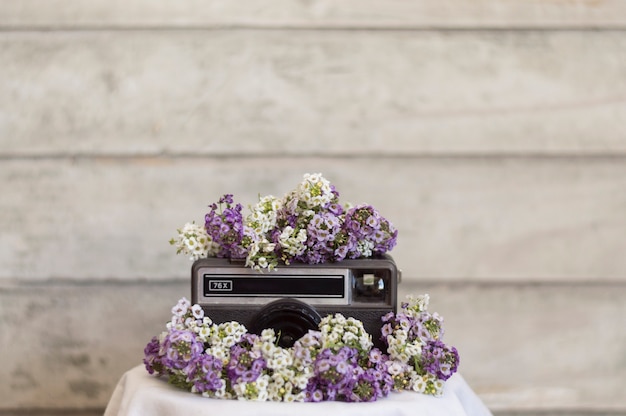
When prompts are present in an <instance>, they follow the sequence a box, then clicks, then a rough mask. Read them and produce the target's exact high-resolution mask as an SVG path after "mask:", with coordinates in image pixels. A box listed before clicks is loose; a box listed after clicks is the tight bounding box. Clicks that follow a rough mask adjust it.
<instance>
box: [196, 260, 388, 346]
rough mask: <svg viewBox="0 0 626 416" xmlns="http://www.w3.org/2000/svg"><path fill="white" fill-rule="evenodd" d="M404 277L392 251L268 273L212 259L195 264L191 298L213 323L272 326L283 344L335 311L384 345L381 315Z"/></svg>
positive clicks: (251, 327) (257, 327) (259, 328)
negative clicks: (351, 320) (354, 320)
mask: <svg viewBox="0 0 626 416" xmlns="http://www.w3.org/2000/svg"><path fill="white" fill-rule="evenodd" d="M399 279H400V274H399V271H398V268H397V267H396V264H395V262H394V260H393V258H392V257H391V256H389V255H384V256H380V257H374V258H368V259H357V260H343V261H341V262H337V263H323V264H315V265H310V264H303V263H297V264H291V265H281V266H279V267H278V269H277V270H274V271H271V272H263V273H261V272H259V271H256V270H253V269H250V268H248V267H245V266H244V264H243V263H242V262H240V261H231V260H229V259H223V258H207V259H200V260H197V261H196V262H194V264H193V266H192V267H191V300H192V303H194V304H195V303H197V304H199V305H200V306H202V308H203V309H204V312H205V314H206V316H208V317H210V318H211V319H212V320H213V322H216V323H222V322H228V321H238V322H240V323H242V324H244V325H245V326H246V328H248V330H249V331H250V332H252V333H257V334H259V333H260V332H261V331H262V330H263V329H265V328H273V329H274V330H275V331H276V333H277V335H278V336H279V340H278V342H279V345H281V346H283V347H289V346H291V345H292V344H293V342H294V341H296V340H297V339H298V338H300V337H301V336H302V335H304V334H306V333H307V332H308V330H309V329H317V328H318V323H319V321H320V319H321V318H322V317H324V316H326V315H329V314H335V313H341V314H343V315H344V316H346V317H353V318H356V319H358V320H360V321H361V322H363V326H364V328H365V330H366V331H367V332H368V333H369V334H371V335H372V341H373V342H374V345H375V346H378V347H382V344H381V342H380V329H381V326H382V321H381V318H382V317H383V316H384V315H386V314H387V313H389V312H395V311H396V303H397V296H398V282H399Z"/></svg>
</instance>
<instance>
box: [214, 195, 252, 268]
mask: <svg viewBox="0 0 626 416" xmlns="http://www.w3.org/2000/svg"><path fill="white" fill-rule="evenodd" d="M222 205H225V208H223V207H222ZM209 207H210V208H211V211H210V212H209V213H208V214H206V215H205V217H204V227H205V229H206V231H207V234H208V235H209V236H210V237H211V239H212V240H213V241H214V242H215V243H217V244H218V245H219V247H220V249H219V251H218V253H217V256H218V257H230V258H241V257H242V256H243V257H245V255H244V254H245V249H242V248H241V242H242V239H243V237H244V225H243V216H242V214H241V210H242V207H241V204H236V205H234V206H233V196H232V195H230V194H226V195H224V196H223V197H222V198H220V200H219V205H218V204H211V205H209ZM218 211H219V212H218Z"/></svg>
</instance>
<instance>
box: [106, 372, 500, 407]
mask: <svg viewBox="0 0 626 416" xmlns="http://www.w3.org/2000/svg"><path fill="white" fill-rule="evenodd" d="M113 415H120V416H174V415H194V416H203V415H207V416H209V415H210V416H215V415H226V416H239V415H242V416H249V415H259V416H294V415H297V416H330V415H342V416H370V415H372V416H374V415H380V416H395V415H398V416H404V415H413V416H444V415H445V416H491V412H490V411H489V410H488V409H487V407H485V405H484V404H483V402H482V401H481V400H480V399H479V398H478V396H476V394H475V393H474V392H473V391H472V389H471V388H470V387H469V386H468V384H467V383H466V382H465V380H464V379H463V377H461V375H460V374H458V373H456V374H454V375H453V376H452V377H451V378H450V379H449V380H448V381H447V382H446V384H445V387H444V393H443V396H442V397H432V396H426V395H423V394H419V393H414V392H410V391H405V392H401V393H391V394H390V395H389V396H387V397H385V398H383V399H379V400H378V401H376V402H372V403H344V402H319V403H281V402H251V401H239V400H220V399H210V398H206V397H202V396H200V395H198V394H192V393H190V392H187V391H184V390H180V389H177V388H176V387H173V386H171V385H169V384H168V383H167V381H166V379H165V378H157V377H155V376H151V375H149V374H148V373H147V371H146V370H145V368H144V367H143V366H137V367H135V368H133V369H131V370H129V371H127V372H126V373H125V374H124V375H123V376H122V378H121V379H120V381H119V382H118V384H117V386H116V387H115V390H114V392H113V395H112V396H111V399H110V400H109V403H108V405H107V408H106V410H105V412H104V416H113Z"/></svg>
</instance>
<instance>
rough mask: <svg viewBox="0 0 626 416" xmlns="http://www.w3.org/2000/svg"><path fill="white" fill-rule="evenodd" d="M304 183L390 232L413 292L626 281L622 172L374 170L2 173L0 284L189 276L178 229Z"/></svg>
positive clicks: (433, 165)
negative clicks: (461, 285) (418, 284)
mask: <svg viewBox="0 0 626 416" xmlns="http://www.w3.org/2000/svg"><path fill="white" fill-rule="evenodd" d="M305 172H322V173H324V175H325V176H326V177H327V178H328V179H329V180H330V181H331V182H332V183H334V184H335V185H336V186H337V189H338V190H339V192H340V193H341V198H342V200H343V201H345V202H352V203H354V204H359V203H365V202H367V203H371V204H372V205H374V206H375V207H377V208H378V209H379V210H380V212H381V213H382V215H383V216H385V217H387V218H389V219H390V220H391V221H392V222H393V223H394V224H395V225H396V227H397V228H398V229H399V230H400V235H399V239H398V246H397V247H396V248H395V249H394V251H393V252H392V254H393V255H394V256H395V257H396V260H397V262H398V264H399V267H400V268H402V269H403V270H404V271H405V273H406V276H410V277H411V278H416V279H423V278H433V279H452V280H464V279H470V280H485V279H487V280H489V279H507V280H516V281H517V280H527V279H528V280H533V281H541V280H543V279H547V280H559V281H568V280H571V281H603V280H617V281H624V280H625V279H626V258H625V257H624V256H622V255H621V253H623V251H624V248H625V247H624V235H625V234H626V217H625V216H624V212H625V209H626V192H624V191H625V190H626V163H624V160H623V159H592V160H589V159H582V160H580V159H518V158H512V159H506V158H505V159H497V158H496V159H458V158H452V159H446V158H441V159H414V158H373V157H372V158H345V159H341V158H299V159H297V158H295V159H294V158H286V159H277V158H249V159H244V160H242V159H241V158H235V159H229V158H173V159H172V158H137V159H132V158H129V159H120V158H112V159H107V158H101V159H82V158H78V159H48V160H34V161H31V160H26V161H24V160H17V161H11V160H10V161H3V163H2V164H0V182H2V183H3V198H2V200H1V201H0V211H1V212H2V213H3V215H2V216H0V228H1V229H2V230H3V233H2V234H0V264H2V268H0V277H1V278H2V279H12V278H26V279H50V278H77V279H120V280H124V279H133V278H156V279H159V278H161V279H162V278H170V277H173V276H186V275H187V273H188V271H187V267H188V265H189V264H188V263H187V260H186V259H184V258H182V257H177V256H175V255H174V252H173V250H172V248H171V247H170V246H169V245H168V244H167V241H168V240H169V239H170V238H171V237H173V236H174V234H175V230H176V228H179V227H181V226H182V225H183V224H184V223H186V222H188V221H192V220H193V221H196V222H199V223H202V222H203V219H204V214H205V213H206V212H207V211H208V208H207V206H208V205H209V204H210V203H212V202H214V201H216V200H217V199H218V198H219V197H220V196H221V195H222V194H224V193H233V194H234V195H235V197H236V198H237V200H238V201H240V202H242V203H243V205H244V207H246V206H248V204H250V203H254V202H255V199H256V198H257V195H259V194H260V195H268V194H273V195H277V196H282V195H284V194H285V193H287V192H288V191H290V190H292V189H294V188H295V187H296V185H297V184H298V183H299V182H300V180H301V178H302V174H303V173H305Z"/></svg>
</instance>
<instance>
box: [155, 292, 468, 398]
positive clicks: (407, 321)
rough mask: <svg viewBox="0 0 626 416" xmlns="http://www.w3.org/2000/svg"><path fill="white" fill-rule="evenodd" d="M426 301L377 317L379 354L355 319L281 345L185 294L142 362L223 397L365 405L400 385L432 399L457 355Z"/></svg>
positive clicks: (324, 325)
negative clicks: (218, 317)
mask: <svg viewBox="0 0 626 416" xmlns="http://www.w3.org/2000/svg"><path fill="white" fill-rule="evenodd" d="M427 304H428V296H427V295H425V296H421V297H419V298H415V299H411V300H410V301H409V302H407V303H405V304H403V305H402V311H401V312H399V313H393V312H390V313H389V314H388V315H386V316H385V317H384V318H383V321H384V324H383V327H382V333H383V339H384V341H385V344H386V345H388V349H387V351H386V352H383V351H381V350H379V349H378V348H375V347H373V343H372V338H371V336H370V335H369V334H368V333H367V332H366V331H365V329H364V328H363V324H362V323H361V322H360V321H358V320H356V319H354V318H351V317H345V316H343V315H341V314H334V315H328V316H326V317H324V318H323V319H322V321H321V322H320V325H319V330H317V331H309V332H308V333H307V334H305V335H304V336H303V337H302V338H300V339H298V340H297V341H295V343H294V345H293V346H292V347H290V348H283V347H281V346H279V345H278V338H277V336H276V334H275V332H274V330H273V329H271V328H270V329H265V330H263V331H262V332H261V333H260V334H259V335H257V334H252V333H249V332H248V331H247V329H246V328H245V327H244V326H243V325H241V324H240V323H238V322H225V323H219V324H218V323H214V322H213V321H212V320H211V319H210V318H209V317H207V316H205V314H204V310H203V309H202V308H201V307H200V306H199V305H191V303H190V302H189V301H188V300H187V299H185V298H183V299H181V300H180V301H179V302H178V303H177V304H176V305H175V306H174V307H173V308H172V314H173V317H172V320H171V321H170V322H169V323H168V324H167V325H166V329H167V330H166V331H164V332H163V333H161V334H160V335H159V336H158V337H153V338H152V340H151V341H150V342H149V343H148V344H147V345H146V347H145V349H144V360H143V361H144V364H145V367H146V369H147V371H148V372H149V373H150V374H156V375H164V376H167V378H168V380H169V382H170V383H171V384H173V385H175V386H177V387H179V388H182V389H185V390H188V391H191V392H193V393H197V394H201V395H203V396H206V397H213V398H221V399H239V400H257V401H268V400H271V401H284V402H293V401H310V402H318V401H325V400H338V401H349V402H368V401H375V400H377V399H379V398H382V397H386V396H387V395H389V393H390V392H392V391H401V390H414V391H417V392H420V393H423V394H429V395H435V396H438V395H441V394H442V392H443V385H444V382H445V381H446V380H447V379H448V378H449V377H450V376H451V375H452V374H453V373H454V372H456V370H457V366H458V362H459V356H458V353H457V351H456V349H455V348H454V347H449V346H447V345H445V344H444V343H443V342H442V341H441V336H442V334H443V329H442V319H441V317H439V316H438V315H437V314H432V315H431V314H430V313H428V312H427V311H426V307H427Z"/></svg>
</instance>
